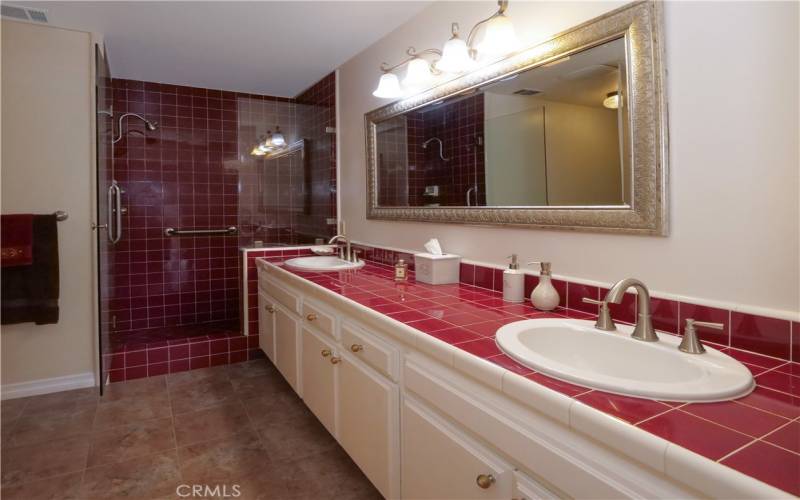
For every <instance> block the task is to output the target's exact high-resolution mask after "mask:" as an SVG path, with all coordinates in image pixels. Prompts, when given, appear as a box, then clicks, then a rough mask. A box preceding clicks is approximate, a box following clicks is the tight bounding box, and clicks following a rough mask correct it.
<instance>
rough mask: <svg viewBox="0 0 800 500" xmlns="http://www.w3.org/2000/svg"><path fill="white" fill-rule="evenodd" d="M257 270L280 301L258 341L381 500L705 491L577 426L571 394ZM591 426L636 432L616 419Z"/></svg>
mask: <svg viewBox="0 0 800 500" xmlns="http://www.w3.org/2000/svg"><path fill="white" fill-rule="evenodd" d="M260 267H261V268H262V269H260V271H261V272H260V274H259V286H260V288H261V290H260V291H261V292H263V293H262V294H260V295H259V301H260V304H259V307H261V308H262V311H265V310H264V308H265V307H269V306H270V305H272V307H273V309H274V314H261V315H259V317H260V318H261V320H260V321H263V322H265V324H263V325H261V324H260V325H259V335H261V336H262V338H263V339H264V340H263V344H262V348H264V350H265V352H267V354H268V355H269V348H270V342H269V336H270V331H272V332H273V335H274V339H275V340H274V357H271V358H270V359H273V361H274V362H275V365H276V366H277V367H278V370H280V372H281V374H283V376H284V377H285V378H286V380H287V381H288V382H289V384H291V386H292V387H293V388H294V389H295V391H297V393H298V394H299V395H300V396H301V397H302V398H303V400H304V401H305V403H306V405H307V406H308V407H309V408H310V409H311V411H312V412H313V413H314V414H315V415H316V416H317V417H318V418H319V420H320V421H321V422H322V424H323V425H324V426H325V427H326V428H327V429H328V431H329V432H330V433H331V434H332V435H333V436H334V437H335V438H336V439H337V440H338V441H339V443H340V444H341V446H342V448H343V449H344V450H345V451H346V452H347V453H348V454H349V455H350V457H351V458H352V459H353V461H354V462H355V463H356V464H357V465H358V466H359V467H360V468H361V470H362V471H363V472H364V474H365V475H366V476H367V477H368V478H369V479H370V481H372V483H373V484H374V485H375V487H376V488H377V489H378V491H380V493H381V494H382V495H383V496H384V497H386V498H406V499H426V498H428V499H511V498H514V499H517V500H521V499H526V500H534V499H549V498H562V497H575V498H636V497H646V498H679V497H680V498H684V497H693V496H699V494H698V491H697V490H694V489H692V488H690V487H687V486H685V485H684V484H682V483H680V482H678V481H676V480H674V479H671V478H668V477H666V476H665V475H664V472H663V470H664V469H663V468H664V465H663V460H664V453H663V450H661V451H657V452H655V453H651V454H650V455H646V454H645V453H649V449H648V448H644V450H645V451H644V452H639V451H637V453H640V456H643V457H644V460H649V461H642V460H639V459H638V458H634V457H631V456H630V455H629V454H624V453H619V452H617V451H615V450H614V449H613V448H612V447H610V446H608V445H606V444H602V443H598V442H597V441H596V440H595V439H594V436H587V435H586V433H581V432H577V431H576V430H574V429H572V427H571V425H572V420H571V419H572V416H571V415H572V414H571V413H570V405H572V404H577V403H575V402H574V401H573V400H571V399H570V398H568V397H567V396H564V395H562V394H559V393H555V392H553V391H550V390H549V389H546V388H543V387H541V386H538V385H533V384H532V383H529V382H528V381H526V380H525V379H523V378H522V377H518V376H515V375H513V374H510V375H509V377H508V381H506V379H505V372H502V370H501V369H500V368H498V367H496V366H494V365H491V364H488V363H486V362H485V361H483V360H480V359H477V358H474V357H472V356H470V355H468V354H466V353H462V352H460V351H457V350H456V349H454V348H452V347H448V346H443V345H440V344H438V343H437V341H436V340H435V339H432V338H430V337H428V336H425V335H424V334H422V333H419V332H416V331H415V330H412V329H410V328H408V327H405V326H404V325H399V324H397V323H396V322H394V321H392V320H391V319H389V318H387V317H383V316H381V315H379V314H377V313H374V312H372V311H367V310H365V309H364V308H363V307H361V306H358V305H356V304H355V303H352V302H350V301H347V300H346V299H344V298H342V297H339V296H336V295H334V294H331V293H330V292H328V291H326V290H323V289H321V288H320V287H318V286H317V285H314V284H312V283H310V282H307V281H304V280H302V279H301V278H298V277H296V276H293V275H291V274H289V273H287V272H285V271H284V270H281V269H280V268H277V267H274V266H271V265H269V264H266V263H263V262H262V263H260ZM265 312H267V311H265ZM271 329H272V330H271ZM508 384H510V385H508ZM548 405H549V406H548ZM579 410H580V411H581V412H582V413H581V412H577V413H575V414H576V415H578V416H579V417H581V418H584V419H585V417H582V415H583V414H588V413H591V412H593V411H594V410H592V409H591V408H588V407H586V408H583V407H581V408H580V409H579ZM593 425H595V429H596V432H598V433H608V432H615V433H622V434H621V435H624V436H625V437H624V438H623V437H621V438H620V439H627V438H628V434H631V436H632V437H633V438H637V436H639V437H640V435H639V434H638V433H637V430H636V429H634V428H630V427H628V426H627V425H623V424H619V425H618V424H617V423H616V421H615V420H614V419H613V418H611V417H605V416H602V417H601V418H600V420H599V423H598V424H593ZM620 425H621V427H620ZM632 442H634V441H632ZM724 470H726V469H723V472H724ZM712 496H713V495H712ZM743 496H747V495H743Z"/></svg>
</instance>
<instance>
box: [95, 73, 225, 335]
mask: <svg viewBox="0 0 800 500" xmlns="http://www.w3.org/2000/svg"><path fill="white" fill-rule="evenodd" d="M113 87H114V114H115V117H119V116H121V114H122V113H126V112H134V113H139V114H142V115H144V116H146V117H147V118H148V119H149V120H151V121H156V122H158V129H157V130H155V131H146V130H145V128H144V124H143V123H142V122H141V121H139V120H137V119H135V118H127V119H126V120H125V121H124V122H123V131H124V134H123V137H122V140H120V141H119V142H117V144H115V146H114V176H115V178H116V180H117V181H118V182H119V183H120V185H121V186H122V188H123V189H125V191H126V192H125V194H124V195H123V201H122V204H123V206H124V207H126V208H127V209H128V213H127V215H126V216H125V217H124V224H123V225H124V228H125V230H124V233H123V236H122V239H121V240H120V242H119V243H118V244H117V245H116V246H115V247H114V249H113V259H114V266H113V273H114V275H115V276H114V278H115V279H114V282H115V284H116V286H115V287H114V288H113V289H112V290H111V291H110V295H109V299H110V300H109V308H110V310H111V313H112V316H113V317H114V324H113V325H112V331H114V332H124V331H138V330H142V329H147V328H156V327H163V326H172V325H182V324H193V323H203V322H208V321H214V320H228V319H235V318H237V317H238V314H239V281H238V276H239V262H238V259H237V258H236V257H237V255H238V241H237V238H236V237H235V236H202V237H167V236H165V235H164V229H165V228H168V227H174V228H181V229H195V228H223V227H228V226H235V225H237V215H238V188H237V185H238V175H237V171H236V169H232V168H230V164H231V163H232V162H233V163H235V162H236V160H237V155H238V147H237V142H236V137H237V126H238V119H237V94H235V93H233V92H223V91H219V90H209V89H202V88H191V87H179V86H175V85H164V84H158V83H151V82H140V81H133V80H119V79H118V80H114V81H113Z"/></svg>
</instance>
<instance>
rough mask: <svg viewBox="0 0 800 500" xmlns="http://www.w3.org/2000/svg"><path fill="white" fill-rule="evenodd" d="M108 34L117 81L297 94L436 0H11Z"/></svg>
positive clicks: (52, 20)
mask: <svg viewBox="0 0 800 500" xmlns="http://www.w3.org/2000/svg"><path fill="white" fill-rule="evenodd" d="M8 3H9V4H11V5H21V6H26V7H34V8H40V9H45V10H46V11H47V17H48V18H49V24H50V25H53V26H59V27H65V28H72V29H79V30H84V31H92V32H96V33H100V34H102V35H103V36H104V39H105V44H106V47H107V49H108V54H109V63H110V66H111V74H112V76H113V77H114V78H129V79H135V80H145V81H154V82H160V83H172V84H177V85H190V86H196V87H206V88H214V89H224V90H232V91H239V92H250V93H257V94H269V95H277V96H286V97H293V96H295V95H297V94H298V93H300V92H301V91H303V90H304V89H306V88H308V87H309V86H311V85H312V84H313V83H314V82H316V81H317V80H319V79H320V78H322V77H323V76H325V75H326V74H328V73H329V72H331V71H332V70H334V69H335V68H337V67H338V66H339V65H341V64H342V63H344V62H345V61H347V60H348V59H350V58H351V57H352V56H354V55H356V54H357V53H359V52H361V51H362V50H364V49H365V48H367V47H368V46H370V45H371V44H373V43H374V42H375V41H377V40H379V39H380V38H382V37H383V36H385V35H386V34H388V33H389V32H391V31H392V30H394V29H395V28H397V27H398V26H400V25H401V24H403V23H404V22H406V21H407V20H408V19H410V18H411V17H412V16H414V15H415V14H417V13H418V12H419V11H420V10H422V9H423V8H425V7H426V6H427V5H428V4H429V3H430V2H416V1H386V2H383V1H381V2H378V1H375V2H357V1H356V2H353V1H350V2H337V1H307V2H305V1H295V2H291V1H284V2H263V1H262V2H222V1H217V2H70V1H61V2H21V1H18V2H15V1H13V0H12V1H11V2H8Z"/></svg>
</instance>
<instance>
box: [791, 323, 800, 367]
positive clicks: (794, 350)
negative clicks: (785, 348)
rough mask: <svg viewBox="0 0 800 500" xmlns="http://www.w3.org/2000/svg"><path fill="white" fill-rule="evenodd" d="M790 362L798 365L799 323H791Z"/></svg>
mask: <svg viewBox="0 0 800 500" xmlns="http://www.w3.org/2000/svg"><path fill="white" fill-rule="evenodd" d="M792 361H794V362H795V363H800V323H798V322H797V321H793V322H792Z"/></svg>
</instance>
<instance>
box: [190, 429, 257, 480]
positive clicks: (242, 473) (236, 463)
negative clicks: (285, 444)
mask: <svg viewBox="0 0 800 500" xmlns="http://www.w3.org/2000/svg"><path fill="white" fill-rule="evenodd" d="M178 459H179V461H180V467H181V475H182V477H183V479H184V481H185V482H187V483H192V482H194V483H203V484H211V483H212V482H220V481H233V480H236V479H237V478H243V477H247V476H249V475H251V474H255V473H258V472H260V471H263V469H264V467H265V465H266V464H268V463H269V462H270V457H269V454H268V453H267V450H266V449H265V448H264V446H263V445H262V444H261V442H260V441H259V440H258V436H257V435H256V433H254V432H247V433H243V434H237V435H236V436H233V437H230V438H226V439H220V440H217V441H208V442H205V443H199V444H194V445H190V446H184V447H181V448H178Z"/></svg>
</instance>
